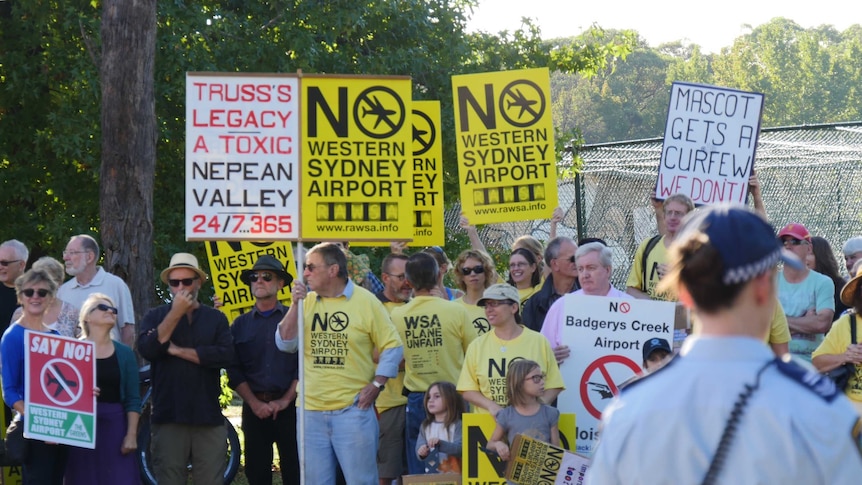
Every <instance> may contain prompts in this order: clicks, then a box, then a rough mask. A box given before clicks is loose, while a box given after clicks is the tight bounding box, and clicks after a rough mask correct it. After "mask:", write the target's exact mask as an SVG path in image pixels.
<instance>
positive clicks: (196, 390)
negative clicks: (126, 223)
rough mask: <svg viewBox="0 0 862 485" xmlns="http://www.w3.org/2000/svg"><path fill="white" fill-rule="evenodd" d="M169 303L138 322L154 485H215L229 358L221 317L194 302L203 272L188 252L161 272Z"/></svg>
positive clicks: (222, 450)
mask: <svg viewBox="0 0 862 485" xmlns="http://www.w3.org/2000/svg"><path fill="white" fill-rule="evenodd" d="M161 279H162V282H163V283H165V284H167V285H169V287H170V291H171V295H172V296H173V301H172V302H171V303H168V304H166V305H162V306H159V307H156V308H153V309H152V310H150V311H149V312H147V314H146V315H145V316H144V319H143V321H142V322H141V334H140V335H139V336H138V351H139V352H140V353H141V356H143V357H144V358H145V359H147V360H149V361H150V362H151V365H152V375H153V414H152V418H151V419H152V425H153V427H152V441H151V443H152V451H153V469H154V470H155V472H156V478H157V479H158V482H159V484H160V485H165V484H167V485H185V484H186V483H187V480H188V468H187V467H188V464H189V460H191V463H192V479H193V482H194V483H222V481H223V475H224V468H225V456H226V454H227V431H226V429H225V427H224V416H222V414H221V406H219V396H221V385H220V382H219V381H220V376H221V369H222V368H223V367H229V366H230V365H231V364H232V363H233V361H234V351H233V340H232V339H231V335H230V328H229V326H228V321H227V317H225V315H224V313H222V312H220V311H218V310H216V309H215V308H212V307H209V306H206V305H202V304H201V303H200V302H198V292H199V291H200V289H201V284H203V282H204V281H206V280H207V274H206V273H204V272H203V271H202V270H201V269H200V267H199V266H198V260H197V258H195V257H194V255H192V254H188V253H177V254H174V255H173V257H171V264H170V265H169V266H168V267H167V268H165V269H164V271H162V274H161Z"/></svg>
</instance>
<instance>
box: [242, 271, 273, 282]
mask: <svg viewBox="0 0 862 485" xmlns="http://www.w3.org/2000/svg"><path fill="white" fill-rule="evenodd" d="M258 278H260V279H262V280H263V281H266V282H267V283H269V282H270V281H272V278H273V277H272V274H271V273H252V274H250V275H248V280H249V281H251V282H252V283H256V282H257V280H258Z"/></svg>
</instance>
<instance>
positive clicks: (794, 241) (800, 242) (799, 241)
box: [781, 238, 805, 246]
mask: <svg viewBox="0 0 862 485" xmlns="http://www.w3.org/2000/svg"><path fill="white" fill-rule="evenodd" d="M804 243H805V241H803V240H802V239H789V238H788V239H784V240H783V241H781V244H784V246H801V245H803V244H804Z"/></svg>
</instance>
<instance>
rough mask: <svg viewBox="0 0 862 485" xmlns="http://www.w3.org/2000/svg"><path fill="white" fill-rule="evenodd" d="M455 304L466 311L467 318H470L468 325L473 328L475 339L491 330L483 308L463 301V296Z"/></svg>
mask: <svg viewBox="0 0 862 485" xmlns="http://www.w3.org/2000/svg"><path fill="white" fill-rule="evenodd" d="M455 302H456V303H460V304H461V305H462V306H463V307H464V308H466V309H467V317H469V318H470V325H471V326H472V327H473V331H474V332H475V333H476V336H477V337H478V336H479V335H484V334H485V333H487V332H488V330H490V329H491V324H490V323H488V319H487V318H486V317H485V307H482V306H479V305H471V304H469V303H467V302H466V301H464V297H463V296H462V297H461V298H458V299H457V300H455Z"/></svg>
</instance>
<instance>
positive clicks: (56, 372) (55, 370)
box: [47, 365, 78, 397]
mask: <svg viewBox="0 0 862 485" xmlns="http://www.w3.org/2000/svg"><path fill="white" fill-rule="evenodd" d="M51 370H52V371H53V372H51V373H50V374H49V375H48V383H47V385H49V386H50V385H51V384H57V390H55V391H54V397H57V396H59V395H60V394H62V392H63V391H64V390H65V391H68V390H69V389H72V388H73V387H78V383H77V382H75V381H73V380H71V379H66V376H64V375H63V373H62V372H60V369H58V368H56V367H54V366H53V365H52V366H51ZM52 375H53V376H57V377H59V378H60V379H62V381H63V382H60V379H57V377H52ZM64 384H65V385H64ZM70 394H71V393H70Z"/></svg>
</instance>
